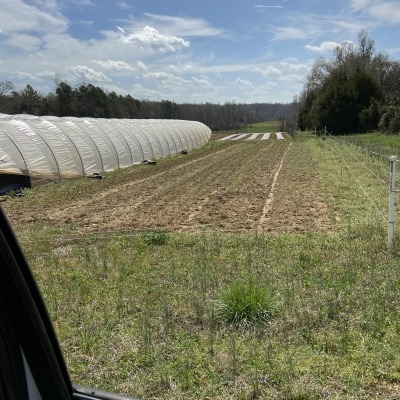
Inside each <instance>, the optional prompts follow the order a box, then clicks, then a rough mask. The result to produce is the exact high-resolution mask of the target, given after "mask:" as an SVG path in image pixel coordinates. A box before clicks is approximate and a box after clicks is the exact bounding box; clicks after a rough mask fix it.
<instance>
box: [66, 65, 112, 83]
mask: <svg viewBox="0 0 400 400" xmlns="http://www.w3.org/2000/svg"><path fill="white" fill-rule="evenodd" d="M67 72H68V73H69V74H70V75H71V77H72V79H73V78H84V79H87V80H88V81H92V82H110V81H111V79H110V78H108V77H107V76H106V75H104V74H103V73H102V72H97V71H95V70H93V69H91V68H89V67H87V66H86V65H77V66H75V67H67Z"/></svg>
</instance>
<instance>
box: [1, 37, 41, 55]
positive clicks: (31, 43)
mask: <svg viewBox="0 0 400 400" xmlns="http://www.w3.org/2000/svg"><path fill="white" fill-rule="evenodd" d="M5 42H6V43H7V44H8V45H9V46H12V47H14V48H18V49H20V50H26V51H32V50H37V49H38V48H39V47H40V46H41V44H42V42H41V40H40V39H39V38H37V37H36V36H32V35H25V34H21V35H17V34H13V35H11V36H9V37H8V38H7V40H5Z"/></svg>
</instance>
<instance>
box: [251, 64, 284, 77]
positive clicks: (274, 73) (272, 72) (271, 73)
mask: <svg viewBox="0 0 400 400" xmlns="http://www.w3.org/2000/svg"><path fill="white" fill-rule="evenodd" d="M253 71H254V72H258V73H260V74H261V75H262V76H264V77H265V78H271V77H279V76H281V75H282V71H281V70H280V69H278V68H276V67H274V66H272V65H268V66H266V67H256V68H254V69H253Z"/></svg>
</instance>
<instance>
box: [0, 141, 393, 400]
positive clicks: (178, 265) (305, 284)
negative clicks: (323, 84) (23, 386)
mask: <svg viewBox="0 0 400 400" xmlns="http://www.w3.org/2000/svg"><path fill="white" fill-rule="evenodd" d="M374 151H377V149H374ZM387 167H388V165H387V162H386V160H384V161H381V160H380V159H378V160H375V159H373V158H370V157H369V156H368V154H366V152H365V151H364V152H363V151H359V150H358V149H357V148H356V147H351V146H348V147H345V145H344V144H343V143H341V142H339V141H337V140H333V139H322V138H313V137H308V136H307V137H299V138H298V139H297V140H292V139H290V138H286V137H285V140H273V139H271V140H248V141H246V140H244V141H241V140H239V141H219V140H212V141H211V142H210V143H209V144H208V145H207V146H205V147H204V148H202V149H201V150H197V151H194V152H191V153H190V154H188V155H179V156H176V157H171V158H167V159H162V160H159V161H158V162H157V164H156V165H138V166H134V167H132V168H128V169H126V170H119V171H115V172H112V173H109V174H106V179H102V180H94V179H77V180H73V181H67V182H63V183H61V184H56V185H50V186H43V187H38V188H34V189H32V190H28V191H26V192H25V196H22V197H16V198H13V197H10V198H7V199H6V201H4V202H3V203H2V206H3V208H4V209H5V211H6V213H7V215H8V216H9V218H10V221H11V223H12V225H13V227H14V229H15V230H16V233H17V236H18V238H19V239H20V241H21V243H22V246H23V249H24V251H25V253H26V256H27V258H28V260H29V262H30V263H31V265H32V268H33V272H34V274H35V276H36V278H37V280H38V282H39V285H40V287H41V289H42V291H43V294H44V297H45V300H46V303H47V305H48V308H49V313H50V315H51V317H52V319H53V321H54V326H55V329H56V331H57V333H58V336H59V338H60V343H61V346H62V349H63V351H64V355H65V359H66V361H67V364H68V366H69V369H70V372H71V377H72V380H73V381H74V382H78V383H80V384H84V385H87V386H92V387H97V388H103V389H106V390H109V391H114V392H120V393H126V394H129V395H134V396H138V397H140V398H143V399H288V400H289V399H291V400H293V399H320V398H326V399H378V398H379V399H396V398H399V396H400V361H399V360H400V344H399V340H398V336H399V333H400V327H399V310H400V300H399V299H400V258H399V253H398V245H397V243H395V245H394V248H393V251H392V252H391V253H388V252H387V249H386V230H385V228H386V225H385V220H384V218H382V215H381V213H385V207H387V187H386V186H387V185H386V183H385V182H387V172H388V168H387ZM371 171H372V172H371ZM359 183H362V185H363V186H362V188H359V187H358V184H359ZM365 190H368V197H366V195H365V192H364V191H365ZM370 200H371V201H370ZM381 210H382V212H381ZM398 235H399V229H398V228H396V229H395V238H397V237H398ZM256 295H257V296H258V299H259V300H257V302H258V303H259V304H261V305H262V307H263V308H262V310H261V311H262V313H261V317H260V315H258V316H257V315H256V316H255V317H254V316H253V315H252V314H246V313H243V314H244V315H247V316H246V318H247V319H246V318H244V319H242V320H240V321H239V322H237V320H235V318H233V319H230V318H229V314H226V313H227V312H229V311H232V312H233V315H234V316H235V315H236V316H237V315H238V314H239V313H237V311H240V304H241V300H242V299H243V298H247V296H248V297H249V298H250V299H251V298H253V297H254V298H255V296H256ZM230 296H231V297H230ZM229 300H232V301H229ZM253 306H255V307H256V308H257V306H258V305H257V304H255V305H254V304H253ZM238 307H239V308H238ZM235 313H236V314H235ZM227 315H228V316H227ZM257 318H259V319H257Z"/></svg>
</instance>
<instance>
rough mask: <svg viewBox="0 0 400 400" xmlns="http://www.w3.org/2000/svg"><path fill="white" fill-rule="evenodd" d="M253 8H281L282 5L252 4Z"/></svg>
mask: <svg viewBox="0 0 400 400" xmlns="http://www.w3.org/2000/svg"><path fill="white" fill-rule="evenodd" d="M253 7H254V8H283V6H263V5H260V4H257V5H255V6H253Z"/></svg>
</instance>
